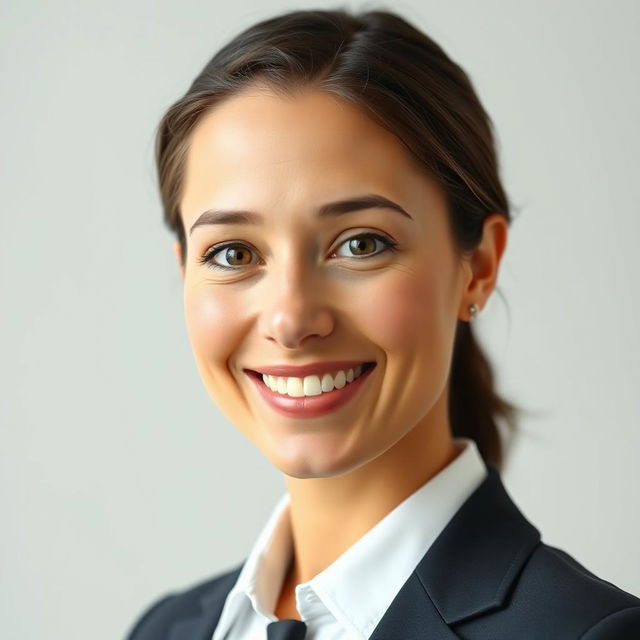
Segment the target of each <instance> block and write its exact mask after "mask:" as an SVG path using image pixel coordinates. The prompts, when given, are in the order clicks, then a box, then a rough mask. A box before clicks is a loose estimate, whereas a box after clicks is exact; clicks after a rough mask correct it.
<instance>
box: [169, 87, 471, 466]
mask: <svg viewBox="0 0 640 640" xmlns="http://www.w3.org/2000/svg"><path fill="white" fill-rule="evenodd" d="M185 171H186V175H185V184H184V191H183V198H182V200H181V211H182V216H183V222H184V226H185V230H186V234H187V259H186V265H185V270H184V271H183V276H184V310H185V317H186V323H187V331H188V335H189V339H190V341H191V345H192V348H193V353H194V356H195V359H196V363H197V366H198V370H199V372H200V375H201V377H202V380H203V382H204V385H205V387H206V389H207V390H208V392H209V394H210V395H211V397H212V399H213V400H214V401H215V402H216V404H217V405H218V406H219V407H220V409H221V411H222V412H223V413H224V414H225V415H226V416H227V417H228V418H229V420H231V422H232V423H233V424H234V425H236V426H237V428H238V429H240V430H241V432H242V433H244V434H245V435H246V436H247V437H248V438H249V439H250V440H251V441H252V442H253V443H254V444H255V445H256V446H257V447H258V448H259V449H260V450H261V451H262V452H263V453H264V455H265V456H267V458H268V459H269V460H270V461H271V462H272V463H273V464H274V465H275V466H276V467H278V468H279V469H280V470H282V471H283V472H284V473H287V474H289V475H291V476H295V477H300V478H302V477H328V476H337V475H340V474H343V473H345V472H347V471H351V470H354V469H356V468H358V467H360V466H362V465H364V464H366V463H368V462H370V461H372V460H374V459H375V458H377V457H378V456H381V455H383V454H384V453H385V452H387V451H388V450H390V448H391V447H393V446H394V445H395V444H396V443H398V442H400V441H401V439H403V438H405V437H406V436H407V435H408V434H409V433H410V432H411V431H412V430H413V429H414V428H416V426H419V425H421V424H422V425H424V424H426V423H425V421H427V422H428V420H429V416H430V415H431V414H432V412H434V411H435V407H438V406H439V407H440V408H442V407H443V406H444V405H443V403H444V402H445V399H446V391H447V382H448V374H449V366H450V362H451V357H452V348H453V340H454V332H455V327H456V322H457V319H458V318H465V319H466V318H468V315H465V311H464V309H466V304H465V303H468V301H465V300H463V293H464V289H465V284H466V283H467V280H468V278H469V271H468V269H467V265H466V261H461V260H458V258H457V257H456V255H455V254H454V249H453V245H452V241H451V237H450V232H449V228H448V223H447V213H446V203H445V197H444V194H443V192H442V191H441V189H440V188H439V187H438V185H437V184H436V183H435V181H433V180H432V179H430V178H429V177H428V176H426V175H425V174H424V173H423V171H421V170H420V168H419V167H418V166H417V164H416V162H415V161H414V160H413V157H412V156H411V155H410V154H409V152H408V151H407V150H406V149H405V147H404V146H403V145H402V143H401V142H400V141H399V140H398V139H397V138H396V137H395V136H394V135H393V134H391V133H390V132H388V131H387V130H385V129H384V128H382V127H380V126H379V125H377V124H376V123H375V122H374V121H373V120H371V119H369V118H368V117H367V116H366V115H364V114H363V112H362V111H360V110H359V109H358V108H357V107H355V106H353V105H350V104H348V103H346V102H344V101H340V100H339V99H338V98H335V97H332V96H329V95H328V94H324V93H321V92H318V91H307V92H305V93H302V94H300V95H298V96H297V97H295V98H288V99H285V98H282V97H278V96H276V95H275V94H272V93H269V92H268V91H266V90H264V91H262V92H258V91H257V90H256V91H254V92H252V93H248V92H247V93H244V94H242V95H240V96H235V97H232V98H230V99H228V100H227V101H225V102H222V103H221V104H219V105H218V106H217V107H215V108H214V109H213V110H212V111H210V112H208V113H207V115H205V116H204V117H203V118H202V119H201V121H200V122H199V124H198V125H197V127H196V129H195V130H194V132H193V137H192V142H191V146H190V149H189V152H188V156H187V163H186V170H185ZM373 195H375V196H376V197H380V198H386V199H388V200H389V201H391V202H392V203H395V204H396V205H397V206H398V208H397V209H394V208H393V207H392V206H379V207H374V206H367V207H365V208H359V207H356V206H346V205H345V206H343V207H337V208H336V210H337V211H338V212H340V213H335V212H334V213H333V214H325V215H319V211H320V210H321V209H322V207H323V205H326V204H327V203H335V202H337V201H343V200H351V199H356V200H359V199H362V197H363V196H373ZM398 209H402V210H403V211H404V212H405V213H402V212H401V211H399V210H398ZM222 210H224V211H227V212H228V211H243V212H252V213H250V215H245V216H244V218H243V217H242V216H241V215H240V214H238V215H236V216H235V217H232V216H227V218H226V222H223V221H222V220H221V219H220V217H221V214H220V213H213V212H220V211H222ZM207 211H208V212H209V214H208V215H207V216H205V218H201V216H202V215H203V213H204V212H207ZM232 220H233V222H232ZM216 222H219V223H216ZM196 223H199V224H196ZM192 227H193V228H192ZM223 247H224V248H223ZM216 249H217V250H216ZM176 251H177V253H178V255H179V251H178V247H177V245H176ZM214 251H215V254H214ZM216 267H218V268H216ZM225 267H226V268H225ZM335 361H353V362H355V363H375V367H374V368H373V369H371V370H370V371H368V372H366V375H365V376H363V379H362V380H359V379H358V378H357V379H356V380H355V381H354V382H345V381H344V380H340V379H338V380H335V382H334V384H336V385H337V386H338V387H339V386H340V384H342V385H344V386H343V388H342V389H340V388H336V389H334V390H333V391H331V392H330V393H329V392H328V393H327V396H329V395H330V394H333V396H332V398H338V399H341V400H342V401H341V403H339V404H338V405H337V406H333V408H331V406H330V405H332V403H331V402H328V403H327V399H326V398H322V396H323V395H324V392H323V394H321V395H320V396H319V397H320V398H322V400H321V401H320V403H318V396H312V397H311V398H310V399H308V400H305V399H304V397H296V396H295V394H296V393H300V390H301V389H302V390H304V388H305V387H304V383H302V384H301V385H299V386H297V385H296V384H295V382H296V381H293V382H291V381H287V380H286V378H287V377H289V376H285V377H284V380H283V381H281V382H280V385H281V386H280V387H278V390H277V391H276V392H271V391H269V392H268V393H271V394H272V395H286V394H279V393H278V391H284V390H285V388H286V389H289V390H291V389H293V391H292V393H293V394H294V396H293V397H296V399H295V400H293V399H292V398H293V397H292V396H288V397H289V398H290V400H289V402H290V403H291V404H296V403H297V405H298V407H300V406H301V407H302V411H298V412H297V413H294V412H290V411H288V410H287V409H280V408H277V407H276V406H275V405H273V404H272V403H271V402H269V401H268V400H266V399H265V393H263V392H266V391H267V390H266V388H263V390H262V391H261V389H260V386H259V385H262V384H264V383H263V382H262V377H260V376H252V375H251V374H250V373H248V372H247V371H246V370H252V371H262V370H264V369H265V368H266V367H268V366H274V365H291V366H299V365H307V364H310V363H329V362H335ZM343 368H344V369H347V368H349V367H344V366H343ZM321 369H329V371H326V373H333V372H334V371H333V369H332V367H331V366H330V365H328V364H327V366H324V367H323V366H321ZM293 377H295V376H293ZM300 377H304V376H300ZM323 378H325V380H326V382H327V383H329V380H330V379H329V378H328V377H327V376H324V375H323V373H321V372H319V373H318V381H319V382H320V383H322V379H323ZM331 380H333V378H331ZM356 383H357V386H354V389H353V390H350V385H351V384H354V385H356ZM276 384H277V383H276ZM287 384H292V385H293V386H290V387H287ZM308 384H309V386H308V387H307V391H310V392H312V393H317V392H318V391H319V390H320V389H319V388H317V387H316V388H315V389H314V387H313V384H311V382H309V383H308ZM282 385H284V386H282ZM330 387H331V385H330V384H328V386H327V387H326V388H327V389H328V388H330ZM345 390H347V391H349V393H345ZM353 391H355V393H354V392H353ZM285 401H286V397H285ZM316 404H320V405H321V406H320V407H319V408H318V407H317V406H315V405H316ZM311 405H314V407H312V408H309V407H311ZM305 407H306V410H305ZM441 415H442V414H441Z"/></svg>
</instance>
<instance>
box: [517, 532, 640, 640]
mask: <svg viewBox="0 0 640 640" xmlns="http://www.w3.org/2000/svg"><path fill="white" fill-rule="evenodd" d="M506 612H510V614H507V617H514V616H515V618H514V622H516V626H518V625H519V624H521V623H522V621H523V620H526V619H527V612H532V613H533V612H535V614H534V617H535V618H536V620H535V622H534V621H533V620H531V622H532V623H533V625H532V626H533V627H537V632H536V633H542V635H536V637H548V638H575V639H576V640H577V639H580V640H604V639H605V638H606V639H607V640H625V639H627V638H628V639H629V640H631V638H640V598H638V597H636V596H635V595H633V594H631V593H628V592H627V591H624V590H623V589H621V588H620V587H617V586H616V585H614V584H613V583H611V582H609V581H607V580H605V579H603V578H601V577H599V576H597V575H596V574H594V573H593V572H591V571H589V569H587V568H586V567H585V566H584V565H582V564H581V563H580V562H578V561H577V560H576V559H575V558H574V557H573V556H571V555H570V554H568V553H567V552H566V551H564V550H563V549H559V548H557V547H553V546H551V545H548V544H545V543H543V542H541V543H540V544H539V545H538V546H537V547H536V548H535V550H534V552H533V553H532V554H531V556H530V558H529V560H528V561H527V563H526V564H525V566H524V569H523V571H522V574H521V576H520V579H519V580H518V581H517V583H516V585H515V588H514V591H513V593H512V596H511V598H510V604H509V606H508V607H507V608H506V610H505V613H506ZM517 621H520V622H517ZM505 622H507V621H506V620H505ZM507 626H509V625H508V624H507Z"/></svg>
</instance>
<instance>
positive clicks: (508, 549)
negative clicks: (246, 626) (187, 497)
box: [169, 465, 540, 640]
mask: <svg viewBox="0 0 640 640" xmlns="http://www.w3.org/2000/svg"><path fill="white" fill-rule="evenodd" d="M539 543H540V532H539V531H538V529H537V528H536V527H534V526H533V525H532V524H531V523H530V522H529V521H528V520H527V519H526V518H525V516H524V515H523V514H522V512H521V511H520V510H519V509H518V507H517V506H516V505H515V503H514V502H513V500H512V499H511V497H510V496H509V494H508V493H507V491H506V489H505V487H504V485H503V484H502V480H501V478H500V474H499V472H498V470H497V469H496V468H495V467H493V466H492V465H487V477H486V478H485V480H484V481H483V482H482V484H480V486H479V487H478V488H477V489H476V490H475V491H474V492H473V493H472V494H471V496H469V498H468V499H467V500H466V501H465V503H464V504H463V505H462V506H461V507H460V509H459V510H458V511H457V512H456V514H455V515H454V516H453V518H452V519H451V520H450V521H449V523H448V524H447V526H446V527H445V528H444V529H443V530H442V532H441V533H440V535H439V536H438V537H437V538H436V540H435V541H434V543H433V544H432V545H431V547H429V549H428V551H427V552H426V553H425V555H424V556H423V557H422V559H421V560H420V562H419V563H418V565H417V566H416V568H415V570H414V571H413V573H412V574H411V576H410V577H409V579H408V580H407V581H406V582H405V584H404V585H403V587H402V588H401V589H400V591H399V592H398V594H397V596H396V597H395V599H394V600H393V602H392V603H391V606H390V607H389V609H388V610H387V612H386V613H385V615H384V616H383V618H382V620H381V621H380V623H379V624H378V626H377V627H376V629H375V630H374V632H373V634H372V635H371V639H370V640H387V639H389V640H394V639H397V638H398V632H399V631H400V630H401V631H402V637H403V638H404V639H405V640H417V639H418V638H423V637H424V635H425V631H428V633H429V634H430V635H429V637H430V639H431V640H453V639H455V638H457V637H458V636H457V635H456V634H455V633H454V632H453V631H452V630H451V629H450V628H449V625H451V624H454V623H457V622H460V621H462V620H463V619H465V618H467V617H469V616H473V615H477V614H479V613H483V612H487V611H490V610H492V609H494V608H497V607H500V606H501V605H502V604H503V603H504V601H505V599H506V597H507V595H508V594H509V591H510V589H511V586H512V585H513V582H514V581H515V579H516V577H517V575H518V573H519V571H520V569H521V568H522V566H523V565H524V563H525V562H526V560H527V558H528V557H529V556H530V555H531V553H532V552H533V550H534V548H535V547H536V546H537V545H538V544H539ZM241 568H242V565H240V566H239V567H238V568H237V569H235V570H233V571H231V572H229V573H227V574H225V575H224V576H223V577H222V578H221V579H219V580H216V581H215V584H214V587H213V588H212V589H211V590H210V591H207V592H206V593H205V594H204V595H202V596H201V597H200V600H199V611H198V613H197V615H195V616H192V617H189V618H186V619H183V620H181V621H179V622H177V623H176V624H174V626H173V627H172V629H171V634H170V636H169V640H211V636H212V635H213V631H214V629H215V628H216V626H217V623H218V620H219V618H220V615H221V612H222V607H223V605H224V602H225V599H226V597H227V594H228V593H229V591H230V590H231V588H232V587H233V585H234V584H235V582H236V580H237V578H238V575H239V574H240V570H241Z"/></svg>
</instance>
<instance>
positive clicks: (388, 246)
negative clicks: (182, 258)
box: [198, 233, 398, 271]
mask: <svg viewBox="0 0 640 640" xmlns="http://www.w3.org/2000/svg"><path fill="white" fill-rule="evenodd" d="M355 238H374V239H375V240H380V241H381V242H382V243H383V244H384V245H385V248H384V249H383V250H382V251H379V252H378V253H373V254H371V255H368V256H363V257H360V258H355V259H356V260H363V259H365V258H373V257H376V256H379V255H382V254H383V253H385V252H387V251H397V247H398V243H397V242H396V241H395V240H391V238H388V237H387V236H383V235H381V234H379V233H359V234H357V235H355V236H351V237H350V238H347V239H346V240H344V242H342V243H341V244H340V245H339V246H342V245H343V244H345V242H349V241H350V240H353V239H355ZM229 247H246V245H244V244H242V243H241V242H227V243H225V244H222V245H214V246H213V247H210V248H209V249H208V250H207V251H206V253H205V254H204V255H203V256H201V257H200V258H198V262H199V263H200V264H204V265H206V266H207V267H208V268H209V269H219V270H221V271H237V270H238V269H240V268H242V266H249V265H240V266H237V267H227V266H225V265H221V264H217V263H216V262H213V256H214V255H216V254H218V253H220V251H223V250H224V249H228V248H229ZM354 257H355V256H354Z"/></svg>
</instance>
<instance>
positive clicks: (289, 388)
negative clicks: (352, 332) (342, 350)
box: [244, 362, 376, 398]
mask: <svg viewBox="0 0 640 640" xmlns="http://www.w3.org/2000/svg"><path fill="white" fill-rule="evenodd" d="M375 366H376V363H375V362H362V363H361V364H360V365H358V367H352V368H351V369H349V370H344V371H342V372H338V373H337V374H335V375H331V374H329V375H327V374H325V375H324V376H318V375H310V376H304V377H299V378H298V377H294V376H269V375H267V374H264V373H260V372H259V371H254V370H253V369H245V370H244V371H245V373H246V374H247V375H249V376H250V377H251V378H253V379H255V380H256V381H258V382H260V383H261V384H263V385H264V386H266V387H267V388H268V389H269V390H270V391H273V392H274V393H278V394H279V395H285V396H290V397H296V398H298V397H302V396H304V397H314V396H318V395H325V394H327V393H333V391H335V390H340V389H342V388H343V387H345V386H346V385H349V384H352V383H353V382H354V381H355V380H357V379H358V378H359V377H360V376H363V375H365V374H366V373H368V372H369V371H371V369H373V368H375ZM358 369H359V371H358ZM341 373H342V374H343V375H340V374H341ZM310 378H316V379H317V382H318V383H319V384H320V388H319V389H318V388H317V387H316V386H315V384H316V381H315V380H307V379H310ZM329 378H331V381H329ZM343 378H344V381H342V379H343ZM290 379H291V380H292V382H291V383H290V382H289V380H290ZM305 380H306V383H305ZM270 382H271V384H269V383H270ZM323 382H324V385H323Z"/></svg>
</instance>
